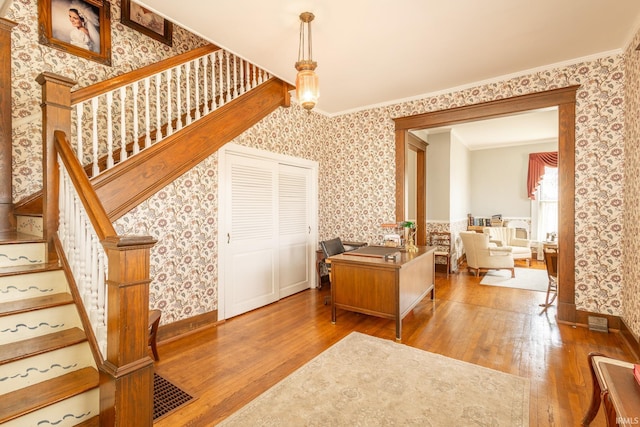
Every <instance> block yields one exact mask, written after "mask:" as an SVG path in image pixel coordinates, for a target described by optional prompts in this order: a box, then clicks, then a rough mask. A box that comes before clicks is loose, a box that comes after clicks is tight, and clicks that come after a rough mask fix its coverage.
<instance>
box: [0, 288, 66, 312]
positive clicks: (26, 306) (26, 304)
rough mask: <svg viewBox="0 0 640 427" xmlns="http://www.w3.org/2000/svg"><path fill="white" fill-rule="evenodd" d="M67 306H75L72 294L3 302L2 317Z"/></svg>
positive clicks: (0, 309) (0, 304)
mask: <svg viewBox="0 0 640 427" xmlns="http://www.w3.org/2000/svg"><path fill="white" fill-rule="evenodd" d="M66 304H73V297H72V296H71V294H69V293H63V292H61V293H58V294H53V295H47V296H43V297H34V298H25V299H20V300H16V301H9V302H3V303H0V317H2V316H8V315H10V314H18V313H25V312H28V311H33V310H39V309H42V308H50V307H57V306H60V305H66Z"/></svg>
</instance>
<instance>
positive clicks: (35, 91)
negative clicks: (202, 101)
mask: <svg viewBox="0 0 640 427" xmlns="http://www.w3.org/2000/svg"><path fill="white" fill-rule="evenodd" d="M110 5H111V47H112V54H111V63H112V66H107V65H102V64H100V63H97V62H94V61H89V60H87V59H84V58H80V57H77V56H74V55H72V54H69V53H66V52H62V51H60V50H57V49H53V48H50V47H47V46H44V45H42V44H40V43H39V42H38V2H37V0H13V3H12V5H11V7H9V9H8V11H7V15H6V16H5V18H6V19H9V20H11V21H13V22H15V23H16V24H18V25H17V26H16V27H15V28H14V29H13V31H12V33H11V56H12V58H11V60H12V64H11V74H12V90H13V96H12V108H11V110H12V119H13V200H14V201H19V200H21V199H23V198H24V197H26V196H29V195H31V194H33V193H34V192H36V191H39V190H40V188H41V187H42V179H41V178H39V179H34V177H41V176H42V156H41V152H42V148H41V142H40V140H41V138H42V137H41V132H42V130H41V122H42V119H41V109H40V102H41V99H42V95H41V92H42V89H41V87H40V85H39V84H38V83H37V82H36V77H37V76H38V75H39V74H40V73H42V72H44V71H46V72H50V73H55V74H58V75H61V76H64V77H67V78H70V79H72V80H75V81H76V82H77V85H76V86H74V87H73V88H72V90H76V89H78V88H81V87H85V86H89V85H92V84H94V83H97V82H100V81H103V80H106V79H108V78H111V77H115V76H117V75H120V74H123V73H126V72H129V71H131V70H135V69H138V68H141V67H143V66H146V65H149V64H153V63H155V62H158V61H160V60H162V59H166V58H170V57H172V56H175V55H178V54H181V53H184V52H188V51H189V50H192V49H193V48H195V47H199V46H202V45H205V44H206V42H205V41H204V40H202V39H201V38H199V37H197V36H195V35H193V34H191V33H189V32H187V31H186V30H184V29H183V28H180V27H178V26H175V25H174V26H173V31H174V34H173V46H172V47H170V46H168V45H166V44H163V43H161V42H158V41H156V40H154V39H152V38H149V37H147V36H145V35H143V34H142V33H139V32H137V31H135V30H133V29H131V28H129V27H127V26H125V25H122V24H121V23H120V1H119V0H112V1H111V2H110Z"/></svg>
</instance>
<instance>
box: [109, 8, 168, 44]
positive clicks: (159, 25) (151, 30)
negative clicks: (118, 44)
mask: <svg viewBox="0 0 640 427" xmlns="http://www.w3.org/2000/svg"><path fill="white" fill-rule="evenodd" d="M121 7H122V17H121V19H120V21H121V22H122V23H123V24H124V25H126V26H128V27H131V28H133V29H134V30H136V31H139V32H141V33H142V34H144V35H146V36H149V37H151V38H154V39H156V40H158V41H161V42H162V43H164V44H167V45H169V46H171V45H172V44H173V25H172V24H171V22H169V21H167V20H166V19H164V18H163V17H162V16H160V15H158V14H155V13H153V12H151V11H150V10H149V9H147V8H145V7H142V6H140V5H139V4H137V3H134V2H132V1H130V0H122V4H121Z"/></svg>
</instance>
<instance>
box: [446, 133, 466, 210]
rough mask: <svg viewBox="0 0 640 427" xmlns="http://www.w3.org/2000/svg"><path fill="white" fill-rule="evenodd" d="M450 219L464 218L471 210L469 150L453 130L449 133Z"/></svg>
mask: <svg viewBox="0 0 640 427" xmlns="http://www.w3.org/2000/svg"><path fill="white" fill-rule="evenodd" d="M450 171H451V177H450V183H451V185H450V198H451V208H450V212H449V215H450V217H451V221H452V222H455V221H460V220H466V219H467V214H468V213H469V212H471V173H470V172H471V158H470V151H469V150H468V149H467V147H465V146H464V144H463V143H462V142H461V141H460V139H459V138H458V137H457V136H456V134H455V132H452V133H451V157H450Z"/></svg>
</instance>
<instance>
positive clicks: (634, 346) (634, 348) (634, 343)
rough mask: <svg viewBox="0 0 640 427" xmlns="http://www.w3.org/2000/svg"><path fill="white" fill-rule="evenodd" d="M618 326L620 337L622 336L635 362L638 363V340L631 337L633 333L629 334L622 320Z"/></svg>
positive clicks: (639, 351) (639, 345)
mask: <svg viewBox="0 0 640 427" xmlns="http://www.w3.org/2000/svg"><path fill="white" fill-rule="evenodd" d="M620 326H621V327H620V335H622V338H623V339H624V341H625V343H626V344H627V346H628V347H629V348H630V349H631V352H632V353H633V357H634V358H635V359H636V361H640V342H639V341H638V338H637V337H635V336H634V335H633V332H631V330H630V329H629V327H628V326H627V324H626V323H625V322H624V320H621V321H620Z"/></svg>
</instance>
